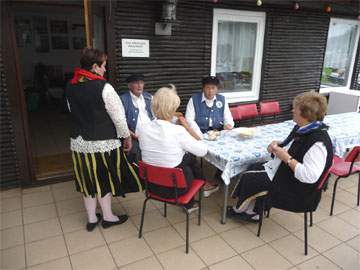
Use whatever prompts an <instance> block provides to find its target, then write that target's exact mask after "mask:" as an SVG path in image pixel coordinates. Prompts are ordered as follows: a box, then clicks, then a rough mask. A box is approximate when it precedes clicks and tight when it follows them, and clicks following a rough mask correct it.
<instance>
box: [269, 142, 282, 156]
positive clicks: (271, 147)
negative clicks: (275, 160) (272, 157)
mask: <svg viewBox="0 0 360 270" xmlns="http://www.w3.org/2000/svg"><path fill="white" fill-rule="evenodd" d="M279 144H280V142H279V141H272V142H271V143H270V144H269V145H268V147H267V151H268V152H269V153H271V154H274V149H275V148H276V147H278V146H279Z"/></svg>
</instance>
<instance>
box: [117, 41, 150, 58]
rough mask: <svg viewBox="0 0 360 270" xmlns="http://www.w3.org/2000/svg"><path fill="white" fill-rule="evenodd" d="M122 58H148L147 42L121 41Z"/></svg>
mask: <svg viewBox="0 0 360 270" xmlns="http://www.w3.org/2000/svg"><path fill="white" fill-rule="evenodd" d="M121 45H122V56H123V57H149V56H150V53H149V40H146V39H126V38H123V39H121Z"/></svg>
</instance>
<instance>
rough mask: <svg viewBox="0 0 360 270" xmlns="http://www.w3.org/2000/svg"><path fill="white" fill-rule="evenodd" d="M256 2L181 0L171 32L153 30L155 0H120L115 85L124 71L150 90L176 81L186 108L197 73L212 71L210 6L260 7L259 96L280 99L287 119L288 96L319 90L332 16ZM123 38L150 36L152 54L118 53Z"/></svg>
mask: <svg viewBox="0 0 360 270" xmlns="http://www.w3.org/2000/svg"><path fill="white" fill-rule="evenodd" d="M254 3H255V1H254V2H251V3H250V2H245V3H244V2H242V1H219V2H218V4H213V3H212V1H190V0H180V1H178V5H177V21H176V23H175V24H174V25H173V33H172V35H171V36H155V35H154V29H155V22H157V21H158V20H159V18H160V13H161V3H160V2H159V1H133V2H130V1H124V2H118V6H117V8H116V12H115V22H116V23H115V26H114V27H115V43H116V44H115V47H116V77H117V86H118V88H119V89H121V90H122V91H124V90H126V89H127V87H126V84H125V83H124V80H125V78H126V76H128V75H129V74H130V73H132V72H142V73H144V74H145V76H146V81H145V83H146V88H147V89H148V90H150V91H155V90H156V89H157V88H158V87H160V86H163V85H165V84H167V83H174V84H175V85H176V86H177V88H178V92H179V95H180V96H181V99H182V107H181V110H184V105H186V103H187V101H188V99H189V97H190V96H191V95H192V94H193V93H194V92H196V91H199V89H200V87H201V84H200V78H201V77H202V76H205V75H208V74H209V73H210V61H211V42H212V21H213V9H214V8H226V9H237V10H250V11H251V10H252V11H263V12H266V28H265V41H264V53H263V64H262V78H261V87H260V96H259V101H262V100H274V99H275V100H278V101H279V102H280V106H281V110H282V113H281V115H280V117H279V120H285V119H290V118H291V103H292V99H293V98H294V97H295V96H296V95H297V94H299V93H302V92H304V91H308V90H319V87H320V77H321V72H322V65H323V59H324V53H325V47H326V40H327V32H328V25H329V20H330V16H329V14H326V13H324V12H323V11H322V10H321V9H320V8H319V10H318V11H313V10H310V9H308V10H301V12H295V11H293V10H292V9H291V4H292V3H290V2H289V3H288V6H286V7H279V6H271V5H263V6H262V7H256V5H255V4H254ZM332 16H336V15H335V14H332ZM344 17H346V16H344ZM140 18H141V19H140ZM121 38H139V39H148V40H150V58H124V57H121ZM357 64H358V65H357V68H358V69H359V62H358V63H357Z"/></svg>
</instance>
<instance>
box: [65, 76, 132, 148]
mask: <svg viewBox="0 0 360 270" xmlns="http://www.w3.org/2000/svg"><path fill="white" fill-rule="evenodd" d="M102 98H103V101H104V103H105V109H106V111H107V113H108V114H109V116H110V118H111V120H112V121H113V123H114V125H115V129H116V134H117V137H118V138H126V137H129V136H130V133H129V129H128V126H127V123H126V117H125V110H124V107H123V105H122V102H121V100H120V97H119V95H118V94H117V93H116V92H115V89H114V88H113V87H112V86H111V84H109V83H106V84H105V86H104V89H103V91H102ZM68 107H69V110H70V111H71V108H70V106H69V103H68ZM120 146H121V142H120V140H119V139H110V140H99V141H86V140H84V139H83V138H82V137H81V136H78V137H77V138H76V139H73V138H70V149H71V150H72V151H75V152H81V153H96V152H109V151H111V150H114V149H116V148H118V147H120Z"/></svg>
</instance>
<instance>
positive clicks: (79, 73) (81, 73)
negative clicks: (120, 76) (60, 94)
mask: <svg viewBox="0 0 360 270" xmlns="http://www.w3.org/2000/svg"><path fill="white" fill-rule="evenodd" d="M83 78H86V79H88V80H90V81H92V80H102V81H105V78H104V77H103V76H99V75H96V74H94V73H92V72H90V71H87V70H85V69H81V68H75V70H74V77H73V78H72V79H71V81H70V83H71V84H76V83H78V82H79V81H80V80H81V79H83Z"/></svg>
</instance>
